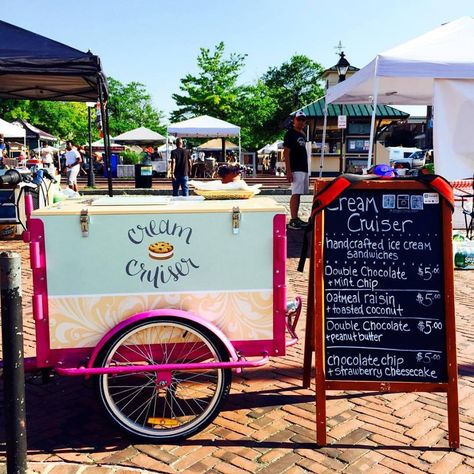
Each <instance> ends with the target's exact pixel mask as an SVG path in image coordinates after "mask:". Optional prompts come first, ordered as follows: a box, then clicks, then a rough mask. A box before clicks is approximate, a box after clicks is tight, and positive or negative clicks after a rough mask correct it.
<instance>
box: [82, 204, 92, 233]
mask: <svg viewBox="0 0 474 474" xmlns="http://www.w3.org/2000/svg"><path fill="white" fill-rule="evenodd" d="M80 220H81V232H82V237H89V220H90V218H89V214H88V211H87V209H82V210H81V216H80Z"/></svg>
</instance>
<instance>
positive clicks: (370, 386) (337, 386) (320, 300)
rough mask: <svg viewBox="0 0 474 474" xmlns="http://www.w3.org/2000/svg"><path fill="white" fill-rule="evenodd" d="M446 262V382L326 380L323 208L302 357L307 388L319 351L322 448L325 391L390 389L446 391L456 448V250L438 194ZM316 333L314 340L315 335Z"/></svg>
mask: <svg viewBox="0 0 474 474" xmlns="http://www.w3.org/2000/svg"><path fill="white" fill-rule="evenodd" d="M329 182H330V181H329V180H317V181H316V183H315V194H316V193H317V192H320V191H321V190H322V189H324V188H325V187H326V186H327V185H328V184H329ZM351 189H354V190H361V191H362V190H363V191H372V190H387V191H405V190H406V191H420V190H421V191H425V192H433V189H432V188H430V187H428V186H427V185H425V184H423V183H421V182H419V181H415V180H406V181H405V180H403V181H402V180H393V181H391V180H373V181H360V182H358V183H356V184H354V185H353V186H352V188H351ZM440 205H441V220H442V222H441V232H442V251H443V256H442V262H443V269H444V275H443V285H444V287H443V289H444V318H445V330H446V363H447V367H446V369H447V382H446V383H431V382H392V381H385V382H384V381H357V380H354V381H352V380H340V381H338V380H326V374H325V337H324V332H325V329H324V328H325V313H324V306H325V301H324V219H325V213H324V211H322V212H320V213H319V214H318V215H317V217H316V220H315V223H314V224H315V225H314V230H313V238H312V245H311V263H310V276H309V287H308V314H307V330H306V336H307V339H306V344H305V356H304V360H305V363H304V378H303V380H304V385H305V386H309V380H310V369H311V365H310V361H311V353H312V351H313V350H314V352H315V382H316V439H317V443H318V445H319V446H325V445H326V444H327V440H326V391H327V390H356V391H357V390H361V391H365V390H367V391H378V392H385V393H392V392H446V394H447V411H448V432H449V446H450V447H451V448H454V449H455V448H458V447H459V443H460V439H459V409H458V385H457V358H456V328H455V310H454V283H453V282H454V269H453V252H452V230H451V228H452V211H451V208H450V206H449V204H448V203H447V202H446V200H445V199H443V198H442V197H441V196H440ZM313 331H314V339H313V337H308V336H311V333H312V332H313Z"/></svg>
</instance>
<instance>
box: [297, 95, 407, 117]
mask: <svg viewBox="0 0 474 474" xmlns="http://www.w3.org/2000/svg"><path fill="white" fill-rule="evenodd" d="M324 105H325V98H324V97H321V99H318V100H316V101H314V102H312V103H311V104H308V105H306V106H305V107H303V108H301V109H299V110H302V111H303V112H304V113H305V114H306V115H307V116H308V117H324ZM373 110H374V109H373V106H372V105H370V104H345V105H344V115H347V116H348V117H371V116H372V111H373ZM338 115H341V106H340V105H334V104H329V105H328V117H337V116H338ZM409 115H410V114H407V113H406V112H402V111H401V110H398V109H395V108H394V107H390V106H389V105H383V104H379V105H377V112H376V116H377V117H379V118H400V119H402V118H407V117H409Z"/></svg>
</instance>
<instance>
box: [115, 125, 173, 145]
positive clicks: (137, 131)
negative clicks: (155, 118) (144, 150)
mask: <svg viewBox="0 0 474 474" xmlns="http://www.w3.org/2000/svg"><path fill="white" fill-rule="evenodd" d="M113 139H114V141H115V142H117V143H123V144H127V143H137V144H139V143H142V144H146V145H148V144H152V143H156V142H162V141H165V137H164V136H163V135H161V133H158V132H154V131H153V130H150V129H149V128H146V127H138V128H134V129H133V130H129V131H128V132H125V133H121V134H120V135H117V136H116V137H114V138H113Z"/></svg>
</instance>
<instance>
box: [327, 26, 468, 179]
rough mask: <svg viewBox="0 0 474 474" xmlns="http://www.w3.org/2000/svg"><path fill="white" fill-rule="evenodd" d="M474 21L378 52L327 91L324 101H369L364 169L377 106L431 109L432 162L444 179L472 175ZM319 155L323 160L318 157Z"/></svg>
mask: <svg viewBox="0 0 474 474" xmlns="http://www.w3.org/2000/svg"><path fill="white" fill-rule="evenodd" d="M473 41H474V19H473V18H471V17H462V18H459V19H457V20H455V21H452V22H450V23H446V24H444V25H442V26H440V27H439V28H436V29H434V30H432V31H430V32H428V33H425V34H423V35H421V36H419V37H417V38H415V39H413V40H411V41H408V42H407V43H404V44H402V45H400V46H397V47H395V48H393V49H390V50H388V51H385V52H383V53H381V54H378V55H377V56H376V57H375V58H374V60H373V61H372V62H370V63H369V64H368V65H366V66H365V67H364V68H362V69H361V70H360V71H358V72H356V73H355V74H354V75H353V76H351V77H350V78H348V79H347V80H346V81H344V82H341V83H339V84H337V85H335V86H334V87H331V88H329V89H328V91H327V95H326V98H327V101H326V102H327V103H341V104H362V103H372V104H373V105H374V112H373V114H372V127H371V135H370V147H369V153H368V162H367V167H370V165H371V156H372V150H373V142H374V124H375V110H376V105H377V103H381V104H403V105H433V108H434V117H435V118H434V126H433V132H434V133H433V137H434V162H435V171H436V173H437V174H440V175H442V176H444V177H445V178H447V179H449V180H456V179H463V178H468V177H472V175H473V173H474V135H473V134H472V118H473V116H474V67H473V64H474V50H473V49H472V48H469V47H466V45H468V44H472V42H473ZM323 156H324V155H323V154H322V158H323Z"/></svg>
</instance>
